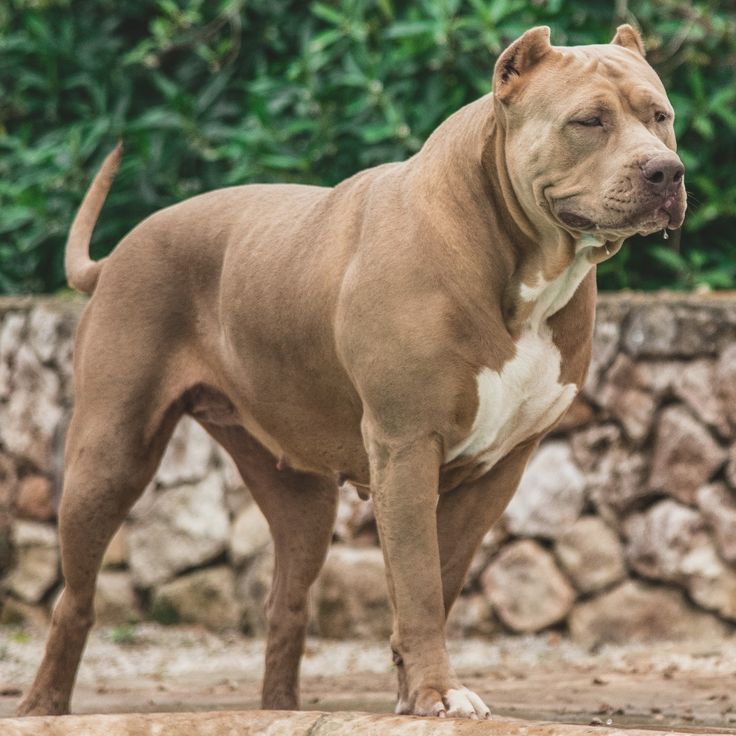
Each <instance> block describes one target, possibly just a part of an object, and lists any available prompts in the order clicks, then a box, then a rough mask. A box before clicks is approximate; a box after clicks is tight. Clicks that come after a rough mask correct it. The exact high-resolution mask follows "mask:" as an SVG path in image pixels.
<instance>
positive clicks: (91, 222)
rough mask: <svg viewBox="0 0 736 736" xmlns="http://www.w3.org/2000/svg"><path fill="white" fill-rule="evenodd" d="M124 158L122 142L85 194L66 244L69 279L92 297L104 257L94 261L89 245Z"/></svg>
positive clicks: (73, 284) (109, 154) (67, 275)
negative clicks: (121, 160) (90, 255)
mask: <svg viewBox="0 0 736 736" xmlns="http://www.w3.org/2000/svg"><path fill="white" fill-rule="evenodd" d="M122 155H123V143H122V141H120V142H119V143H118V144H117V146H115V148H113V150H112V151H110V153H108V154H107V158H106V159H105V161H104V162H103V164H102V166H101V167H100V170H99V171H98V172H97V175H96V176H95V178H94V181H93V182H92V185H91V186H90V188H89V189H88V190H87V194H85V195H84V199H83V200H82V205H81V206H80V208H79V210H77V214H76V216H75V217H74V222H72V226H71V229H70V230H69V238H68V239H67V241H66V253H65V254H64V270H65V271H66V280H67V282H68V284H69V286H71V287H72V288H73V289H77V290H78V291H83V292H84V293H85V294H91V293H92V292H93V291H94V290H95V286H96V285H97V279H98V278H99V277H100V272H101V271H102V266H103V264H104V262H105V259H104V258H102V259H101V260H99V261H93V260H92V259H91V258H90V257H89V244H90V241H91V240H92V232H93V231H94V229H95V223H96V222H97V218H98V217H99V216H100V211H101V210H102V205H103V204H105V199H106V198H107V193H108V192H109V191H110V187H111V186H112V182H113V179H114V178H115V174H116V173H117V171H118V166H120V159H121V158H122Z"/></svg>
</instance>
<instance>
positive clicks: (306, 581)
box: [203, 423, 338, 710]
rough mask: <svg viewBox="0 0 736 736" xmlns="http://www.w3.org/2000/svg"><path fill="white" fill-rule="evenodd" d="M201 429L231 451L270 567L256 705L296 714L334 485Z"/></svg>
mask: <svg viewBox="0 0 736 736" xmlns="http://www.w3.org/2000/svg"><path fill="white" fill-rule="evenodd" d="M203 426H204V427H205V428H206V429H207V430H208V431H209V432H210V433H211V434H212V436H213V437H214V438H215V439H216V440H217V441H218V442H220V444H221V445H222V446H223V447H224V448H225V449H226V450H227V451H228V452H229V453H230V455H231V456H232V458H233V460H234V461H235V463H236V465H237V466H238V469H239V470H240V473H241V475H242V476H243V480H244V481H245V483H246V485H247V486H248V488H249V489H250V491H251V493H252V494H253V497H254V498H255V500H256V502H257V503H258V505H259V507H260V508H261V510H262V511H263V513H264V515H265V517H266V519H267V520H268V524H269V526H270V528H271V535H272V536H273V540H274V551H275V557H276V559H275V567H274V575H273V583H272V587H271V591H270V593H269V596H268V600H267V602H266V617H267V621H268V642H267V645H266V672H265V675H264V679H263V694H262V707H263V708H268V709H279V710H295V709H297V708H299V663H300V660H301V657H302V653H303V651H304V639H305V635H306V629H307V594H308V592H309V588H310V586H311V585H312V583H313V582H314V580H315V579H316V577H317V575H318V574H319V571H320V569H321V568H322V564H323V563H324V560H325V557H326V556H327V550H328V548H329V545H330V540H331V538H332V529H333V526H334V523H335V512H336V509H337V496H338V494H337V481H336V480H335V479H333V478H327V477H324V476H319V475H312V474H309V473H300V472H297V471H294V470H291V469H289V468H284V469H281V470H280V469H279V468H278V467H277V461H276V458H275V457H274V456H273V455H272V454H271V453H270V452H268V451H267V450H266V449H265V448H263V447H262V446H261V445H260V444H259V443H258V442H256V440H255V439H253V438H252V437H251V436H250V435H249V434H248V433H247V432H245V430H243V429H241V428H240V427H216V426H212V425H208V424H206V423H203Z"/></svg>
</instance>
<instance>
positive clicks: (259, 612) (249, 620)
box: [235, 547, 274, 636]
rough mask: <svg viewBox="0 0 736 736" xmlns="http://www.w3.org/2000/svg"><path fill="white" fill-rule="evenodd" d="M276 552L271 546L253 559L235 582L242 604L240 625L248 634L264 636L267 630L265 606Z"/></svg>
mask: <svg viewBox="0 0 736 736" xmlns="http://www.w3.org/2000/svg"><path fill="white" fill-rule="evenodd" d="M273 570H274V554H273V549H271V548H270V547H269V548H268V549H267V550H266V551H265V552H262V553H261V554H259V555H258V556H257V557H255V558H254V559H252V560H251V561H250V562H249V564H248V565H247V567H246V568H245V569H244V570H243V571H242V572H240V574H239V575H238V576H237V578H236V582H235V596H236V598H237V601H238V605H239V606H240V611H241V619H240V625H241V628H242V630H243V631H244V632H245V633H246V634H250V635H251V636H264V635H265V633H266V631H267V623H266V612H265V610H264V606H265V604H266V598H267V597H268V593H269V591H270V590H271V583H272V580H273Z"/></svg>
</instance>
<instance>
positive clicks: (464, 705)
mask: <svg viewBox="0 0 736 736" xmlns="http://www.w3.org/2000/svg"><path fill="white" fill-rule="evenodd" d="M400 707H401V710H400V709H399V708H400ZM396 712H397V713H407V712H409V713H412V714H413V715H415V716H437V717H439V718H471V719H473V720H486V719H487V718H490V717H491V710H490V708H489V707H488V706H487V705H486V704H485V703H484V702H483V700H482V699H481V698H480V697H479V696H478V695H476V693H474V692H473V691H472V690H468V688H466V687H462V686H459V687H455V688H448V689H447V690H445V691H444V692H443V693H440V692H439V691H437V690H435V689H433V688H423V689H422V690H421V691H420V692H419V693H418V694H417V697H416V699H415V701H414V708H412V709H408V710H407V703H405V702H404V703H402V702H401V701H399V704H398V705H397V707H396Z"/></svg>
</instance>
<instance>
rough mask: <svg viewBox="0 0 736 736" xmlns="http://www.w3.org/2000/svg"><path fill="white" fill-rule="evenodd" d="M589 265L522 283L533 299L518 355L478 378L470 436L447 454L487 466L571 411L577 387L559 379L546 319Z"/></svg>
mask: <svg viewBox="0 0 736 736" xmlns="http://www.w3.org/2000/svg"><path fill="white" fill-rule="evenodd" d="M589 269H590V264H589V263H588V262H587V259H585V260H584V261H583V259H582V258H580V259H575V261H573V263H572V264H571V265H570V266H569V267H568V269H566V271H565V272H563V274H561V275H560V276H559V277H558V278H557V279H555V281H553V282H545V281H544V280H543V279H541V278H538V279H537V282H536V283H535V284H532V285H531V286H530V285H524V284H522V287H521V292H520V296H521V298H522V299H524V300H526V301H533V302H534V306H533V309H532V310H531V315H530V317H529V319H528V321H527V323H526V324H525V326H524V328H523V330H522V332H521V334H520V337H519V338H518V340H517V341H516V345H515V354H514V356H513V357H512V358H511V359H510V360H508V361H507V362H506V363H504V365H503V366H502V368H501V370H498V371H496V370H492V369H491V368H488V367H484V368H482V369H481V370H480V372H479V373H478V374H477V376H476V387H477V391H478V408H477V411H476V415H475V420H474V422H473V426H472V428H471V430H470V433H469V435H468V436H467V437H466V438H465V439H464V440H463V441H462V442H460V443H459V444H457V445H456V446H455V447H453V448H452V449H451V450H450V452H449V453H448V456H447V458H446V461H447V462H450V461H452V460H456V459H458V458H462V457H467V458H474V460H475V462H478V463H480V464H481V465H483V467H484V469H485V470H488V469H490V468H491V467H493V466H494V465H495V464H496V463H497V462H498V461H499V460H500V459H501V458H502V457H504V456H505V455H507V454H508V453H509V452H510V451H511V450H512V449H513V448H514V447H516V445H518V444H519V443H521V442H523V441H524V440H526V439H528V438H529V437H531V436H533V435H535V434H537V433H539V432H543V431H545V430H546V429H548V428H549V427H550V426H552V425H553V424H554V423H555V422H556V421H557V420H558V419H559V418H560V417H561V416H562V414H563V413H564V412H565V411H566V410H567V409H568V407H569V406H570V404H571V403H572V400H573V399H574V398H575V394H576V393H577V390H578V387H577V385H576V384H574V383H563V382H561V381H560V373H561V365H562V356H561V355H560V351H559V349H558V347H557V345H555V342H554V339H553V334H552V330H551V328H550V327H549V325H548V324H547V319H548V318H549V317H550V316H552V314H554V313H555V312H557V311H558V310H559V309H561V308H562V307H563V306H565V304H567V302H568V301H569V300H570V298H571V297H572V295H573V294H574V292H575V290H576V289H577V287H578V285H579V284H580V282H581V281H582V279H583V278H584V276H585V275H586V274H587V272H588V270H589Z"/></svg>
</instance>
